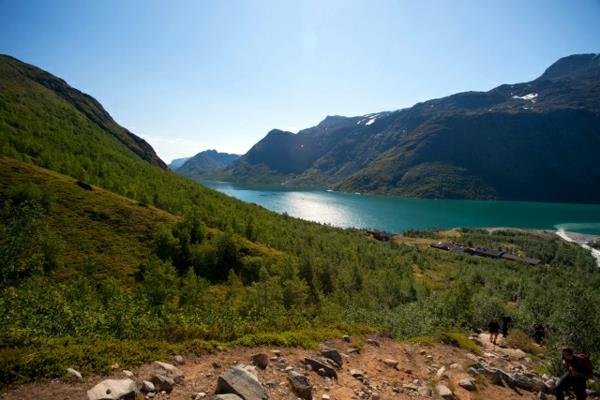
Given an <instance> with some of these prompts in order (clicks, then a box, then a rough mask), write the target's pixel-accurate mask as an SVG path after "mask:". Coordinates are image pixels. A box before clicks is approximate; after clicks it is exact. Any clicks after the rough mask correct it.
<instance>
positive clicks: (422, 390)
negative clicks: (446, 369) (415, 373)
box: [417, 386, 431, 397]
mask: <svg viewBox="0 0 600 400" xmlns="http://www.w3.org/2000/svg"><path fill="white" fill-rule="evenodd" d="M417 392H418V393H419V394H420V395H421V396H423V397H431V389H430V388H428V387H427V386H421V387H420V388H419V389H418V390H417Z"/></svg>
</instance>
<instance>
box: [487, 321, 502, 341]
mask: <svg viewBox="0 0 600 400" xmlns="http://www.w3.org/2000/svg"><path fill="white" fill-rule="evenodd" d="M488 328H489V331H490V342H492V343H493V344H496V341H497V340H498V333H499V332H500V324H499V323H498V320H497V319H496V318H492V320H491V321H490V323H489V325H488Z"/></svg>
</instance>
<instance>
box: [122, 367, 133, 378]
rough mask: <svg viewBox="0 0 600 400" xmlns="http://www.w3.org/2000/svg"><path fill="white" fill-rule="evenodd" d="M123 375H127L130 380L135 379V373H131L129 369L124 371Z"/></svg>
mask: <svg viewBox="0 0 600 400" xmlns="http://www.w3.org/2000/svg"><path fill="white" fill-rule="evenodd" d="M123 375H125V376H126V377H128V378H134V377H135V375H134V374H133V372H131V371H129V370H127V369H124V370H123Z"/></svg>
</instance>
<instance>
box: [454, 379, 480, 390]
mask: <svg viewBox="0 0 600 400" xmlns="http://www.w3.org/2000/svg"><path fill="white" fill-rule="evenodd" d="M458 386H460V387H461V388H463V389H465V390H468V391H469V392H472V391H474V390H475V389H476V387H475V379H473V378H465V379H461V380H460V381H458Z"/></svg>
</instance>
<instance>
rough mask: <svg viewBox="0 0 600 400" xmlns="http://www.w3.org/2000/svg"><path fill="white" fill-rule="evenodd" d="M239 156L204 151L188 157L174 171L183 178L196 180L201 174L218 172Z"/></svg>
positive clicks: (215, 151)
mask: <svg viewBox="0 0 600 400" xmlns="http://www.w3.org/2000/svg"><path fill="white" fill-rule="evenodd" d="M239 157H240V156H239V155H238V154H230V153H220V152H218V151H217V150H214V149H211V150H204V151H201V152H199V153H197V154H196V155H194V156H193V157H190V158H189V159H188V160H187V161H185V162H184V163H183V164H182V165H181V166H179V167H177V168H175V171H176V172H177V173H178V174H180V175H183V176H187V177H190V178H197V177H199V176H201V175H203V174H206V173H209V172H212V171H216V170H220V169H223V168H226V167H228V166H229V165H231V163H232V162H234V161H235V160H237V159H238V158H239Z"/></svg>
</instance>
